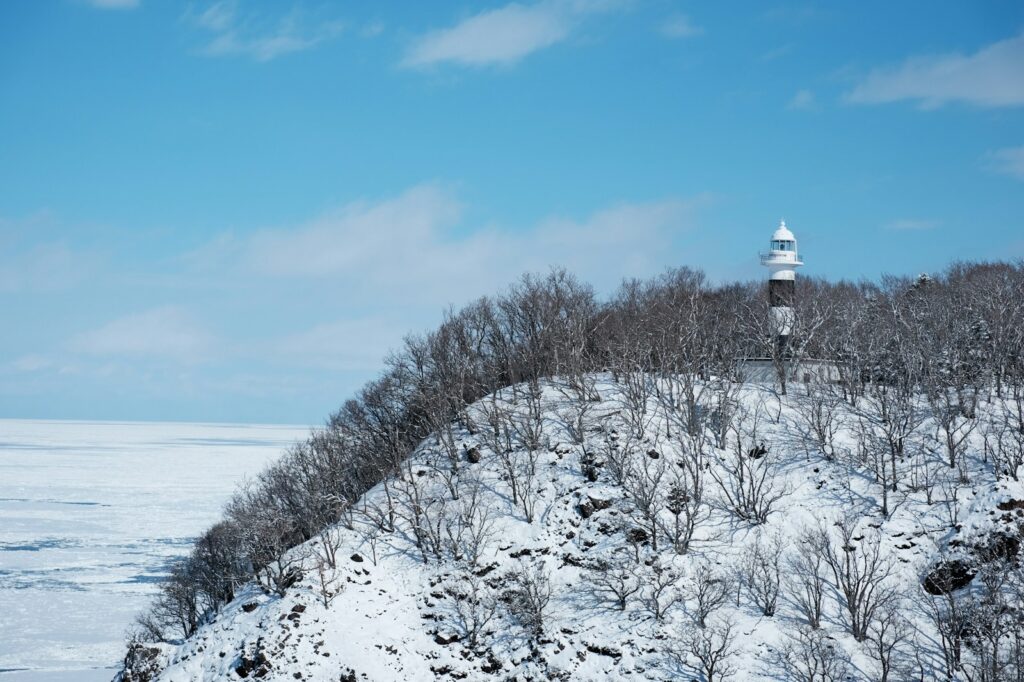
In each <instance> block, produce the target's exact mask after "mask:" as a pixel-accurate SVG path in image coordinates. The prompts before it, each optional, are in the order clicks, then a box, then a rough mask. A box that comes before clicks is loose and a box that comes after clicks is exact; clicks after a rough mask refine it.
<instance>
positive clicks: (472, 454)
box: [466, 447, 480, 464]
mask: <svg viewBox="0 0 1024 682" xmlns="http://www.w3.org/2000/svg"><path fill="white" fill-rule="evenodd" d="M466 461H467V462H469V463H470V464H477V463H479V462H480V448H478V447H472V448H469V449H468V450H466Z"/></svg>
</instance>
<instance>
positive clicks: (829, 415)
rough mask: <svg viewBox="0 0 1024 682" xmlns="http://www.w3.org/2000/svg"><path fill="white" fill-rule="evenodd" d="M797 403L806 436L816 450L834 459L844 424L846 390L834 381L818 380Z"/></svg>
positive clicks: (798, 414) (795, 403)
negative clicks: (843, 409)
mask: <svg viewBox="0 0 1024 682" xmlns="http://www.w3.org/2000/svg"><path fill="white" fill-rule="evenodd" d="M793 404H794V405H795V406H796V407H797V416H798V417H799V418H800V421H801V424H802V426H803V431H804V438H805V440H806V441H807V442H809V443H810V445H811V447H812V449H813V450H814V451H815V452H817V453H818V454H820V455H822V456H823V457H824V458H825V459H827V460H829V461H831V460H832V459H833V458H834V457H835V437H836V434H837V433H838V432H839V428H840V425H841V420H840V410H841V407H842V405H843V397H842V394H840V393H839V391H838V390H837V389H836V387H834V386H832V385H830V384H824V385H822V384H818V385H815V386H813V387H810V386H809V387H808V389H807V394H806V395H803V396H800V397H799V398H797V399H796V400H795V401H794V402H793Z"/></svg>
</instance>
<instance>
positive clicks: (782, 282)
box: [768, 279, 796, 308]
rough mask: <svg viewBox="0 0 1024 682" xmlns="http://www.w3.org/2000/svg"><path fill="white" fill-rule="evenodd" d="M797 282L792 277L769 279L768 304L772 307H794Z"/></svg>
mask: <svg viewBox="0 0 1024 682" xmlns="http://www.w3.org/2000/svg"><path fill="white" fill-rule="evenodd" d="M795 284H796V283H795V282H794V281H793V280H791V279H770V280H768V305H770V306H771V307H772V308H792V307H793V292H794V287H795Z"/></svg>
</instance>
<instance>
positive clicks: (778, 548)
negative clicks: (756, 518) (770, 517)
mask: <svg viewBox="0 0 1024 682" xmlns="http://www.w3.org/2000/svg"><path fill="white" fill-rule="evenodd" d="M740 568H741V571H742V574H743V582H744V584H745V586H746V588H747V593H748V594H749V595H750V598H751V599H752V600H753V602H754V604H756V605H757V607H758V608H759V609H760V610H761V613H762V614H764V615H765V616H774V615H775V608H776V605H777V604H778V601H779V585H780V582H781V580H782V575H781V571H782V540H781V538H779V536H777V535H774V536H772V537H770V538H762V537H761V536H758V537H757V539H756V540H755V541H754V544H753V545H752V546H751V547H749V548H748V549H747V551H746V552H745V553H744V555H743V559H742V562H741V566H740Z"/></svg>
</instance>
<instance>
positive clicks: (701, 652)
mask: <svg viewBox="0 0 1024 682" xmlns="http://www.w3.org/2000/svg"><path fill="white" fill-rule="evenodd" d="M735 642H736V626H735V624H734V623H733V622H732V621H731V620H728V619H715V620H714V621H712V622H709V623H707V624H706V626H704V627H697V628H694V627H691V628H688V629H686V630H684V631H683V633H682V634H681V636H680V637H679V638H678V639H677V644H676V645H675V648H674V651H673V652H672V653H671V654H670V656H671V658H672V659H673V660H674V662H675V663H676V666H677V668H678V669H680V670H687V669H690V670H694V671H696V672H697V673H698V674H699V675H700V676H701V679H702V680H704V681H705V682H723V681H724V680H728V679H730V678H731V677H733V676H734V675H735V674H736V668H735V666H734V665H733V663H732V659H733V657H734V656H735V654H736V650H735Z"/></svg>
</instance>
